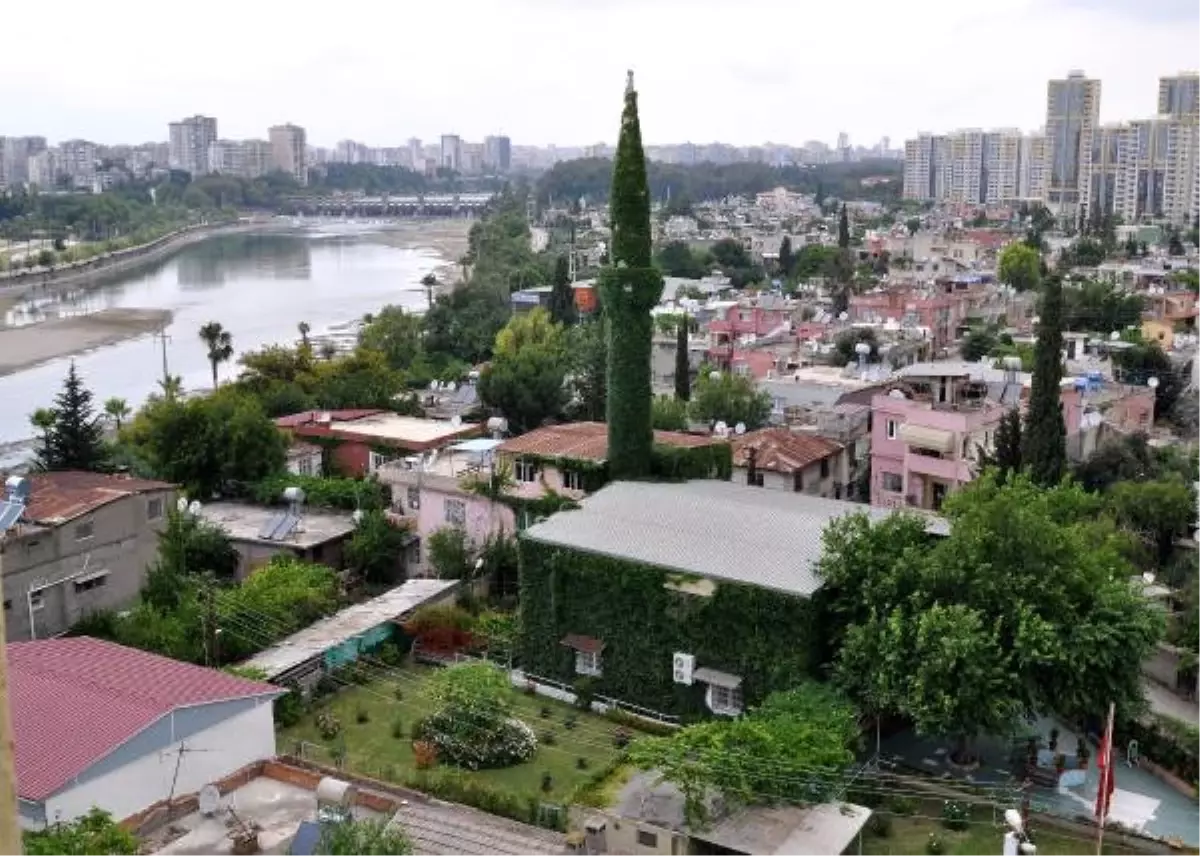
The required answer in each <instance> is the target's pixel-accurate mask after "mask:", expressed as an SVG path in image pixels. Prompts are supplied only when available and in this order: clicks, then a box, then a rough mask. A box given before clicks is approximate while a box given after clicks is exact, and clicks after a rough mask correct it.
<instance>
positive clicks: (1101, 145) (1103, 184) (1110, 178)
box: [1089, 123, 1127, 217]
mask: <svg viewBox="0 0 1200 856" xmlns="http://www.w3.org/2000/svg"><path fill="white" fill-rule="evenodd" d="M1126 130H1127V127H1126V126H1125V125H1123V124H1120V123H1116V124H1108V125H1101V126H1100V127H1099V128H1097V129H1096V135H1095V136H1094V137H1093V138H1092V176H1091V183H1092V187H1091V191H1090V196H1091V211H1090V213H1089V217H1092V216H1095V215H1097V214H1098V215H1099V216H1101V217H1105V216H1110V215H1112V214H1115V213H1117V212H1116V200H1117V183H1118V176H1119V175H1120V172H1121V169H1120V167H1121V144H1122V142H1123V139H1124V136H1125V132H1126ZM1122 216H1124V215H1122Z"/></svg>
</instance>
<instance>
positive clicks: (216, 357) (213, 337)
mask: <svg viewBox="0 0 1200 856" xmlns="http://www.w3.org/2000/svg"><path fill="white" fill-rule="evenodd" d="M200 340H201V341H202V342H204V344H205V345H207V346H208V362H209V364H210V365H211V366H212V374H213V389H216V388H217V366H219V365H221V363H224V362H228V361H229V359H230V358H232V357H233V336H231V335H230V333H229V331H228V330H226V329H225V328H224V327H222V326H221V322H220V321H209V322H208V323H207V324H205V325H204V326H203V327H201V328H200Z"/></svg>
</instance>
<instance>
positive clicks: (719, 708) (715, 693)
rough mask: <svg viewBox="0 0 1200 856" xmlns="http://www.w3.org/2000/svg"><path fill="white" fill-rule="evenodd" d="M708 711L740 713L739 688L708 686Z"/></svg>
mask: <svg viewBox="0 0 1200 856" xmlns="http://www.w3.org/2000/svg"><path fill="white" fill-rule="evenodd" d="M708 709H709V710H711V711H712V712H713V713H741V712H742V689H741V687H719V686H717V685H716V684H709V687H708Z"/></svg>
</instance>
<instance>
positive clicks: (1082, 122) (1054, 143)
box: [1046, 71, 1100, 223]
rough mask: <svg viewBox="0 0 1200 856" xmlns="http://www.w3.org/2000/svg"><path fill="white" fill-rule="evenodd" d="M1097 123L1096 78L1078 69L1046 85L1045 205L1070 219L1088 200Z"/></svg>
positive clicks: (1084, 212)
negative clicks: (1047, 168) (1046, 162)
mask: <svg viewBox="0 0 1200 856" xmlns="http://www.w3.org/2000/svg"><path fill="white" fill-rule="evenodd" d="M1099 123H1100V81H1099V80H1095V79H1093V78H1089V77H1087V76H1086V75H1085V74H1084V73H1083V72H1082V71H1072V72H1071V73H1070V74H1068V75H1067V77H1066V78H1065V79H1061V80H1051V81H1050V82H1049V84H1048V85H1047V87H1046V139H1047V141H1048V146H1049V150H1048V152H1047V159H1048V162H1049V164H1050V168H1049V175H1048V177H1047V179H1048V180H1047V184H1046V205H1047V207H1048V208H1049V209H1050V211H1051V212H1052V213H1053V214H1054V215H1055V216H1057V217H1058V218H1059V219H1060V220H1063V221H1067V222H1071V223H1074V222H1076V221H1077V220H1079V219H1080V218H1082V217H1085V216H1086V215H1087V212H1088V211H1089V206H1090V202H1091V163H1092V139H1093V137H1094V136H1095V133H1096V128H1097V126H1098V125H1099Z"/></svg>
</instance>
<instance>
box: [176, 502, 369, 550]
mask: <svg viewBox="0 0 1200 856" xmlns="http://www.w3.org/2000/svg"><path fill="white" fill-rule="evenodd" d="M283 511H284V509H282V508H272V507H268V506H265V505H250V504H248V503H244V502H210V503H207V504H204V505H202V506H201V509H200V516H201V517H202V518H203V519H204V520H205V521H207V522H208V523H211V524H213V525H214V526H219V527H221V528H222V529H224V530H225V534H226V535H227V536H229V538H230V539H231V540H233V541H243V542H246V541H253V542H256V543H260V544H272V545H275V544H283V545H287V546H291V547H298V548H300V549H308V548H309V547H315V546H317V545H318V544H326V543H328V542H330V541H336V540H338V539H340V538H346V537H348V536H349V535H351V534H352V533H353V532H354V518H353V517H352V516H351V515H350V513H349V512H340V511H326V510H321V511H316V510H313V509H311V508H308V507H305V508H304V510H303V513H302V514H301V515H300V524H299V525H298V526H296V527H295V528H293V529H290V530H288V534H287V536H286V537H284V538H282V539H279V538H265V537H263V535H262V533H263V532H264V527H265V526H266V524H267V523H268V522H269V521H270V520H271V519H272V518H274V517H277V516H278V515H280V514H281V513H283Z"/></svg>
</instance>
